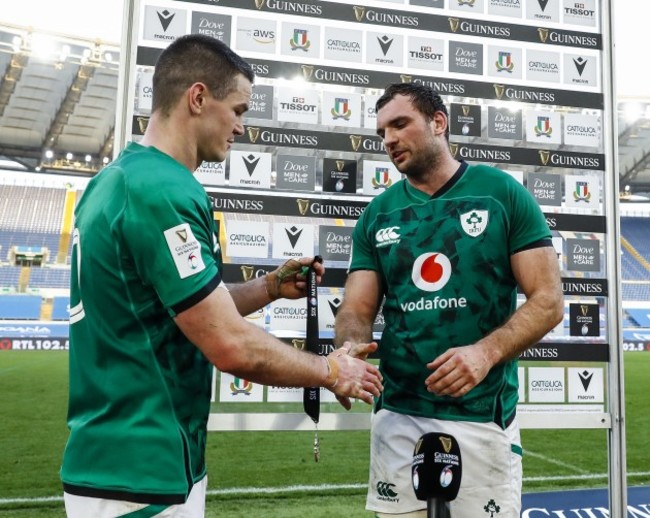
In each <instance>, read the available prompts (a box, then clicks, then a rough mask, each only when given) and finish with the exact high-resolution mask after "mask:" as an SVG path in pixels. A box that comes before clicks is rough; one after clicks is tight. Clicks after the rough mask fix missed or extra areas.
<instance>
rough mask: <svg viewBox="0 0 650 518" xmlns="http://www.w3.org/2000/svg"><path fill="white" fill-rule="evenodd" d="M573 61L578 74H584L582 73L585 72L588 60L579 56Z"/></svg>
mask: <svg viewBox="0 0 650 518" xmlns="http://www.w3.org/2000/svg"><path fill="white" fill-rule="evenodd" d="M573 63H574V64H575V66H576V70H577V71H578V75H580V76H582V73H583V72H584V70H585V67H586V66H587V63H588V61H587V60H586V59H585V58H583V57H577V58H574V59H573Z"/></svg>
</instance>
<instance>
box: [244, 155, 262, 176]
mask: <svg viewBox="0 0 650 518" xmlns="http://www.w3.org/2000/svg"><path fill="white" fill-rule="evenodd" d="M242 158H243V160H244V165H245V166H246V170H247V171H248V175H249V176H253V173H254V172H255V168H256V167H257V164H259V162H260V157H258V156H255V155H253V154H252V153H251V154H250V155H248V156H245V157H242Z"/></svg>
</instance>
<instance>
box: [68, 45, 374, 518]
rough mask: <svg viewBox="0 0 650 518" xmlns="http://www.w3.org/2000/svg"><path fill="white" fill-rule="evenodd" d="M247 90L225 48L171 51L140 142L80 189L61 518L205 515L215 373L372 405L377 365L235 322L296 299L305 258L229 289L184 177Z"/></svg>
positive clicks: (244, 71)
mask: <svg viewBox="0 0 650 518" xmlns="http://www.w3.org/2000/svg"><path fill="white" fill-rule="evenodd" d="M252 81H253V71H252V69H251V67H250V66H249V65H248V64H247V63H246V62H245V61H243V60H242V59H241V58H240V57H239V56H238V55H237V54H235V53H234V52H233V51H231V50H230V49H229V48H228V47H227V46H226V45H224V44H223V43H222V42H220V41H218V40H216V39H212V38H209V37H206V36H199V35H191V36H185V37H182V38H179V39H177V40H176V41H175V42H174V43H172V44H171V45H170V46H169V47H168V48H167V49H166V50H164V51H163V52H162V54H161V56H160V58H159V60H158V62H157V64H156V68H155V72H154V77H153V110H152V115H151V120H150V122H149V125H148V127H147V130H146V132H145V135H144V138H143V139H142V142H141V143H140V144H136V143H131V144H129V145H128V146H127V147H126V149H125V150H124V151H123V152H122V153H121V154H120V156H119V157H118V158H117V160H115V161H114V162H113V163H112V164H111V165H110V166H109V167H107V168H105V169H104V170H103V171H102V172H100V173H99V174H98V175H97V176H96V177H95V178H94V179H93V180H92V181H91V182H90V183H89V185H88V187H87V189H86V191H85V193H84V195H83V197H82V199H81V201H80V202H79V205H78V207H77V209H76V211H75V218H76V220H75V231H74V248H73V258H72V264H73V266H72V282H71V306H72V307H71V312H70V323H71V331H70V400H69V410H68V426H69V428H70V437H69V439H68V443H67V446H66V449H65V453H64V457H63V466H62V469H61V478H62V480H63V485H64V491H65V505H66V512H67V513H68V516H69V517H89V516H92V517H93V518H102V517H115V516H129V517H133V518H135V517H138V518H144V517H153V516H156V517H181V516H182V517H186V518H200V517H202V516H203V514H204V507H205V491H206V485H207V478H206V465H205V443H206V435H207V419H208V413H209V409H210V388H211V372H212V365H215V366H217V368H219V369H220V370H221V371H224V372H230V373H232V374H235V375H236V376H239V377H242V378H245V379H247V380H251V381H255V382H258V383H264V384H278V385H285V386H296V387H298V386H308V387H311V386H324V387H327V388H329V389H330V390H332V391H333V392H334V393H335V394H337V395H338V396H350V397H355V398H360V399H363V400H364V401H366V402H368V403H371V402H372V397H373V396H377V395H379V391H380V390H381V381H380V376H379V373H378V371H377V370H376V368H375V367H374V366H372V365H369V364H367V363H365V362H363V361H362V360H358V359H354V358H352V357H350V356H348V355H347V354H346V352H347V350H346V349H344V350H343V351H342V352H338V351H336V352H334V353H333V354H332V355H330V356H328V357H318V356H315V355H311V354H308V353H304V352H302V351H299V350H296V349H294V348H292V347H289V346H287V345H285V344H283V343H282V342H280V341H278V340H276V339H275V338H274V337H272V336H271V335H269V334H267V333H265V332H264V331H262V330H261V329H259V328H257V327H256V326H254V325H252V324H250V323H248V322H247V321H246V320H245V319H244V318H243V315H247V314H250V313H252V312H254V311H256V310H257V309H259V308H261V307H263V306H264V305H266V304H268V303H269V302H270V301H272V300H275V299H277V298H279V297H287V298H299V297H303V296H304V295H305V289H306V286H305V278H304V276H302V275H301V274H300V272H301V269H302V267H303V266H306V265H309V264H311V262H312V259H311V258H303V259H301V260H292V261H289V262H287V263H285V264H284V265H282V266H281V267H279V268H278V269H276V270H275V271H273V272H271V273H269V274H268V275H266V276H265V277H263V278H259V279H254V280H252V281H250V282H248V283H245V284H243V285H236V286H232V287H231V288H230V290H229V289H228V288H226V286H225V285H224V283H223V280H222V271H221V268H222V263H221V251H220V247H219V242H218V239H217V232H216V225H215V222H214V219H213V211H212V207H211V203H210V199H209V198H208V196H207V194H206V192H205V190H204V189H203V187H202V186H201V185H200V183H199V182H198V181H197V180H196V179H195V178H194V177H193V175H192V172H193V171H194V170H195V169H196V168H197V167H198V166H199V165H200V164H201V163H202V162H203V161H222V160H224V159H225V157H226V154H227V152H228V150H229V149H230V147H231V146H232V143H233V140H234V138H235V136H236V135H241V134H242V133H243V124H242V116H243V115H244V113H245V112H246V110H247V109H248V104H249V100H250V97H251V89H252ZM316 268H317V274H318V276H319V277H320V276H321V275H322V274H323V273H324V269H323V268H322V266H319V265H316Z"/></svg>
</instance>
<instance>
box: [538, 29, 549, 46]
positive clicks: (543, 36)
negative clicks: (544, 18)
mask: <svg viewBox="0 0 650 518" xmlns="http://www.w3.org/2000/svg"><path fill="white" fill-rule="evenodd" d="M537 34H539V41H541V42H542V43H546V40H547V39H548V29H544V28H542V27H538V28H537Z"/></svg>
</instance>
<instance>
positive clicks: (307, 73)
mask: <svg viewBox="0 0 650 518" xmlns="http://www.w3.org/2000/svg"><path fill="white" fill-rule="evenodd" d="M300 68H301V69H302V77H304V78H305V81H311V76H313V75H314V65H300Z"/></svg>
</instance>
